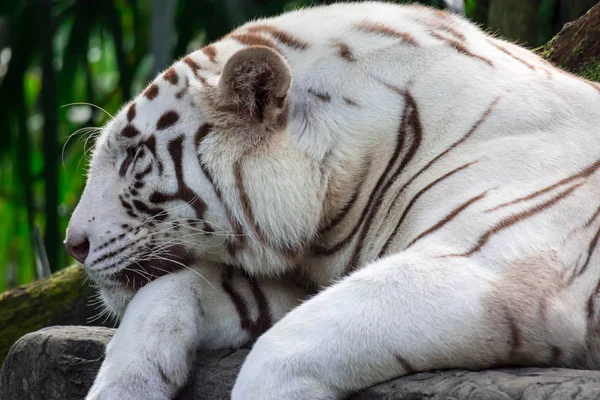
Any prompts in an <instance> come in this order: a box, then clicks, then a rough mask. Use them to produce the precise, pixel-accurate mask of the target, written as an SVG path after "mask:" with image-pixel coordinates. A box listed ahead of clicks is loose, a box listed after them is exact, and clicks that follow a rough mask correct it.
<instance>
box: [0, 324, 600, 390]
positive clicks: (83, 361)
mask: <svg viewBox="0 0 600 400" xmlns="http://www.w3.org/2000/svg"><path fill="white" fill-rule="evenodd" d="M113 332H114V330H113V329H108V328H101V327H73V326H62V327H51V328H45V329H42V330H39V331H37V332H34V333H30V334H28V335H25V336H24V337H22V338H21V339H19V341H17V343H15V345H14V346H13V347H12V349H11V351H10V353H9V355H8V356H7V358H6V360H5V362H4V365H3V366H2V369H1V370H0V387H1V390H0V400H15V399H19V400H39V399H45V400H79V399H83V398H84V397H85V394H86V393H87V390H88V389H89V387H90V386H91V385H92V382H93V380H94V376H95V375H96V372H97V371H98V369H99V368H100V364H101V363H102V359H103V358H104V355H103V354H104V348H105V346H106V344H107V343H108V341H109V340H110V337H111V336H112V334H113ZM247 354H248V350H247V349H241V350H222V351H214V352H200V353H199V354H198V360H197V361H196V363H195V365H194V368H193V373H192V377H191V379H190V382H189V383H188V385H187V386H186V387H185V388H184V389H183V390H182V391H181V392H180V393H179V395H178V396H177V398H176V400H192V399H203V400H220V399H229V393H230V391H231V388H232V387H233V384H234V382H235V377H236V375H237V373H238V371H239V369H240V367H241V365H242V362H243V361H244V358H245V357H246V355H247ZM599 398H600V371H582V370H571V369H560V368H546V369H543V368H515V369H495V370H486V371H480V372H470V371H434V372H423V373H419V374H414V375H408V376H405V377H403V378H398V379H394V380H392V381H389V382H385V383H382V384H380V385H377V386H374V387H372V388H369V389H367V390H364V391H362V392H360V393H357V394H354V395H351V396H350V397H349V399H351V400H374V399H379V400H383V399H386V400H417V399H429V400H447V399H453V400H463V399H464V400H510V399H523V400H534V399H545V400H563V399H571V400H575V399H577V400H587V399H589V400H596V399H599ZM123 400H126V399H123Z"/></svg>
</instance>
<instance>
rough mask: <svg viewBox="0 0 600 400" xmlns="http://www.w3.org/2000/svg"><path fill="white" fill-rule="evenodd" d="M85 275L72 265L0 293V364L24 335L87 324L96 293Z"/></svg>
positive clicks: (94, 313)
mask: <svg viewBox="0 0 600 400" xmlns="http://www.w3.org/2000/svg"><path fill="white" fill-rule="evenodd" d="M84 276H85V273H84V271H83V267H81V266H72V267H69V268H65V269H64V270H62V271H60V272H57V273H56V274H54V275H52V276H50V277H48V278H46V279H40V280H38V281H35V282H32V283H30V284H29V285H25V286H19V287H17V288H14V289H11V290H9V291H7V292H4V293H0V363H1V362H2V360H4V357H5V356H6V353H8V350H9V349H10V347H11V346H12V345H13V343H15V342H16V341H17V339H19V338H20V337H21V336H23V335H25V334H26V333H29V332H33V331H36V330H38V329H41V328H44V327H46V326H51V325H86V322H87V321H88V320H89V319H90V318H92V317H93V316H94V315H96V314H98V310H96V309H94V307H90V306H89V303H90V300H92V299H93V298H94V297H95V293H94V290H93V289H92V288H91V287H90V286H89V285H88V284H87V283H86V282H85V281H84ZM100 322H102V320H100ZM98 325H99V324H98Z"/></svg>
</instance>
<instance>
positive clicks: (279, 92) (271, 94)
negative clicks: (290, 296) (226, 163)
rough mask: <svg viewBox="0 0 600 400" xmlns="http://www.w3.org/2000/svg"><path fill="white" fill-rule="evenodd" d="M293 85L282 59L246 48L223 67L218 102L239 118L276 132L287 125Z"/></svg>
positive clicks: (259, 49)
mask: <svg viewBox="0 0 600 400" xmlns="http://www.w3.org/2000/svg"><path fill="white" fill-rule="evenodd" d="M291 82H292V75H291V70H290V67H289V65H288V63H287V62H286V61H285V59H284V58H283V57H282V56H280V55H279V54H278V53H276V52H275V51H273V50H271V49H270V48H268V47H262V46H255V47H248V48H246V49H243V50H240V51H238V52H237V53H235V54H234V55H233V56H231V58H230V59H229V60H228V61H227V63H226V64H225V67H224V68H223V72H222V74H221V77H220V79H219V85H218V91H219V97H220V102H221V103H222V104H223V103H225V104H227V105H228V106H229V107H228V108H230V109H233V110H235V112H236V113H238V114H240V113H241V114H242V115H239V116H240V117H242V118H244V119H245V117H249V118H251V119H252V120H253V121H255V122H258V123H260V124H263V125H265V127H266V128H277V127H279V126H281V125H284V124H285V122H287V94H288V90H289V88H290V85H291Z"/></svg>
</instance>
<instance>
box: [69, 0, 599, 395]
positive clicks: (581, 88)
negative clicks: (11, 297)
mask: <svg viewBox="0 0 600 400" xmlns="http://www.w3.org/2000/svg"><path fill="white" fill-rule="evenodd" d="M599 126H600V86H599V85H598V84H597V83H593V82H588V81H585V80H583V79H580V78H577V77H574V76H572V75H569V74H567V73H565V72H563V71H562V70H560V69H557V68H555V67H554V66H552V65H550V64H548V63H547V62H545V61H543V60H542V59H540V58H539V57H537V56H535V55H534V54H532V53H531V52H529V51H527V50H525V49H523V48H521V47H518V46H516V45H514V44H512V43H508V42H505V41H502V40H500V39H497V38H494V37H490V36H488V35H486V34H484V33H483V32H481V31H480V30H479V29H478V28H477V27H475V26H473V25H472V24H470V23H469V22H467V21H465V20H463V19H461V18H459V17H456V16H453V15H451V14H447V13H444V12H440V11H434V10H431V9H429V8H426V7H421V6H396V5H389V4H382V3H356V4H338V5H333V6H328V7H320V8H312V9H306V10H301V11H297V12H293V13H288V14H284V15H282V16H280V17H277V18H273V19H265V20H259V21H255V22H251V23H248V24H246V25H243V26H241V27H240V28H238V29H236V30H235V31H233V32H231V33H230V34H229V35H227V36H225V37H224V38H223V39H221V40H219V41H217V42H215V43H213V44H211V45H209V46H207V47H205V48H203V49H201V50H198V51H196V52H194V53H192V54H190V55H188V56H186V57H184V58H183V59H182V60H180V61H178V62H176V63H174V64H173V65H172V66H171V67H170V68H168V69H167V70H166V71H165V72H164V73H162V74H161V75H159V76H158V77H157V78H156V80H155V81H154V82H152V83H151V84H150V85H149V87H148V88H147V89H146V90H144V91H143V92H142V94H140V95H139V96H138V97H136V98H135V99H134V100H132V102H131V103H129V104H128V105H127V106H126V107H124V108H123V110H122V111H121V112H120V113H119V114H118V115H117V117H116V118H115V119H114V120H112V121H111V122H110V123H109V124H108V125H107V126H106V127H105V128H104V132H103V135H102V137H101V138H100V140H99V142H98V143H97V145H96V149H95V153H94V157H93V162H92V167H91V170H90V176H89V180H88V184H87V186H86V189H85V191H84V194H83V196H82V199H81V201H80V204H79V205H78V208H77V210H76V211H75V213H74V215H73V217H72V220H71V223H70V226H69V231H68V234H69V235H79V236H81V235H85V236H86V237H87V238H89V241H90V243H91V251H90V254H89V256H88V257H87V259H86V260H85V265H86V268H87V270H88V272H89V275H90V276H91V277H92V279H93V280H94V281H96V282H97V283H98V284H99V285H100V287H101V292H102V295H103V298H104V300H105V303H106V304H107V307H109V309H110V310H111V311H112V312H115V313H117V314H119V315H123V314H124V317H123V318H124V319H123V321H124V324H123V325H122V328H121V329H120V330H119V334H118V335H117V336H116V337H115V339H114V340H113V342H114V345H112V344H111V346H112V347H110V348H109V352H108V357H107V360H108V361H106V362H105V365H106V366H103V369H102V370H101V372H100V374H99V376H98V378H97V380H96V383H95V385H94V388H93V389H92V392H91V393H90V396H88V398H89V399H92V398H97V397H94V396H100V395H107V396H108V397H102V398H111V399H112V398H115V399H116V398H117V397H119V396H121V397H123V395H128V396H133V397H131V398H144V393H147V392H146V390H149V389H146V388H143V387H139V388H136V387H135V385H134V386H131V385H132V383H131V382H132V381H133V378H131V379H129V378H127V377H123V373H122V370H121V369H119V368H117V367H115V366H114V365H115V363H116V361H114V362H113V361H110V360H111V354H112V353H111V352H114V354H117V353H118V350H111V349H123V348H126V347H127V346H126V338H127V337H129V338H131V336H132V335H142V336H143V335H144V334H143V333H141V332H142V331H140V329H138V328H134V326H136V325H135V324H136V323H137V322H139V323H140V324H142V325H143V326H147V329H148V331H147V332H150V329H153V330H152V332H154V333H152V335H151V336H153V337H160V335H166V334H167V333H164V332H163V331H164V328H159V327H162V326H164V325H165V323H164V321H163V319H164V318H167V319H168V320H169V321H170V322H169V323H170V324H171V325H174V324H175V325H180V326H183V327H184V328H182V329H183V331H185V332H187V336H185V335H184V336H182V339H181V342H177V343H179V344H180V345H181V346H180V349H183V348H185V349H193V348H196V347H204V348H219V347H226V346H239V345H241V344H243V343H247V342H251V341H254V340H256V338H258V337H259V336H260V338H259V339H258V341H257V342H256V344H255V347H254V350H253V351H252V353H251V354H250V356H249V358H248V360H247V362H246V364H245V365H244V367H243V368H242V371H241V374H240V377H239V379H238V382H237V384H236V387H235V389H234V392H233V398H234V399H255V398H256V399H259V398H260V399H279V398H289V399H296V398H315V399H321V398H323V399H324V398H338V397H339V396H342V395H345V394H347V393H349V392H351V391H353V390H358V389H361V388H364V387H366V386H368V385H371V384H373V383H376V382H379V381H382V380H385V379H389V378H392V377H394V376H399V375H402V374H407V373H412V372H416V371H423V370H429V369H434V368H461V367H462V368H473V369H476V368H485V367H490V366H494V365H554V366H570V367H583V368H597V367H600V328H599V326H600V312H599V311H598V310H599V309H598V306H600V300H598V292H599V288H600V283H599V282H600V255H599V253H600V251H598V240H599V238H600V211H599V210H600V208H599V202H600V200H599V199H600V171H599V170H600V152H599V150H598V149H600V130H599V128H598V127H599ZM92 217H93V218H92ZM186 267H191V268H192V270H190V269H186ZM197 273H200V274H201V275H202V277H203V278H204V279H205V281H204V280H202V278H199V277H198V276H197ZM163 275H166V276H163ZM156 278H159V279H156ZM317 292H318V294H317V295H316V296H314V297H312V298H311V299H310V300H307V301H305V302H304V303H303V304H302V305H300V306H298V307H296V308H294V310H292V311H291V312H289V313H288V311H290V309H291V308H292V307H293V306H294V305H295V304H296V302H297V301H298V300H300V299H301V298H302V297H304V296H306V295H307V294H308V293H317ZM161 296H162V297H161ZM164 296H166V298H167V299H170V300H168V301H167V302H166V303H165V304H167V303H168V304H170V305H161V306H160V307H159V311H157V312H156V313H154V311H147V310H148V309H150V308H151V307H152V306H151V305H150V304H154V303H156V302H158V303H160V302H161V301H162V300H161V299H162V298H163V297H164ZM178 296H183V297H178ZM185 296H187V297H185ZM132 298H133V300H131V299H132ZM179 298H180V300H173V299H179ZM130 301H131V302H132V304H135V306H130V307H128V308H127V312H125V309H126V307H127V304H128V303H129V302H130ZM169 307H171V308H169ZM173 307H182V309H183V310H184V312H183V314H182V315H185V316H193V317H189V318H191V320H190V319H186V318H188V317H183V316H176V315H170V314H177V309H176V308H173ZM169 310H171V312H170V311H169ZM217 310H218V311H217ZM221 310H227V311H221ZM148 315H151V317H149V316H148ZM284 315H286V316H285V317H283V316H284ZM282 317H283V319H282V320H281V321H279V322H277V321H278V320H279V319H281V318H282ZM136 321H137V322H136ZM141 321H150V322H141ZM152 321H154V322H152ZM151 322H152V323H151ZM272 324H274V326H273V327H272V328H271V329H269V330H268V331H267V332H266V333H265V334H262V333H263V332H264V331H265V330H267V329H268V328H269V326H271V325H272ZM127 327H130V328H127ZM161 329H162V330H161ZM206 332H209V333H206ZM146 335H147V334H146ZM363 339H364V340H363ZM178 340H179V339H178ZM153 343H154V342H152V340H148V341H147V343H146V342H145V341H142V342H141V343H140V344H139V346H137V347H136V348H135V349H133V350H131V351H128V352H127V354H128V355H127V357H129V358H128V359H129V360H130V361H131V365H138V364H139V363H137V364H136V361H135V360H137V359H138V358H139V357H142V356H145V357H146V359H148V360H150V361H148V362H149V363H150V366H149V367H148V370H147V371H143V370H139V368H138V369H136V370H135V371H134V375H135V374H138V375H135V377H137V378H140V377H142V378H143V379H145V380H149V381H151V382H154V383H153V385H155V386H156V388H155V389H156V391H157V393H163V394H164V397H160V396H159V398H165V399H166V398H168V397H169V396H171V395H172V394H173V393H175V391H176V390H177V389H178V388H179V387H180V386H181V385H182V382H184V381H185V376H186V374H187V372H186V371H187V369H186V368H187V367H186V366H189V362H191V361H190V360H191V359H192V358H193V357H191V356H184V355H179V353H180V351H179V350H177V349H178V348H177V346H172V347H171V348H169V349H170V350H168V351H167V350H165V349H161V351H160V352H157V351H156V348H155V347H153V346H154V344H153ZM149 355H150V356H149ZM114 357H115V360H116V359H117V358H116V357H117V355H115V356H114ZM152 360H154V361H152ZM153 362H154V367H152V363H153ZM111 365H112V367H111ZM174 365H178V367H177V368H175V367H173V366H174ZM169 368H170V369H169ZM152 371H157V372H152ZM137 378H136V379H137ZM152 387H154V386H152ZM115 388H117V389H115ZM113 394H114V396H113ZM118 395H119V396H118Z"/></svg>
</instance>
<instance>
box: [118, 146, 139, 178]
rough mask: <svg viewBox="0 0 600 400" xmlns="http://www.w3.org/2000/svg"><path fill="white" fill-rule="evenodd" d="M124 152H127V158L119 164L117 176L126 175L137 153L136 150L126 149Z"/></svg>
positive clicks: (133, 148) (132, 148)
mask: <svg viewBox="0 0 600 400" xmlns="http://www.w3.org/2000/svg"><path fill="white" fill-rule="evenodd" d="M126 151H127V156H126V157H125V160H123V163H122V164H121V167H120V168H119V176H125V174H126V173H127V170H128V169H129V166H130V165H131V163H132V162H133V160H134V159H135V155H136V153H137V148H135V147H128V148H127V150H126Z"/></svg>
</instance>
